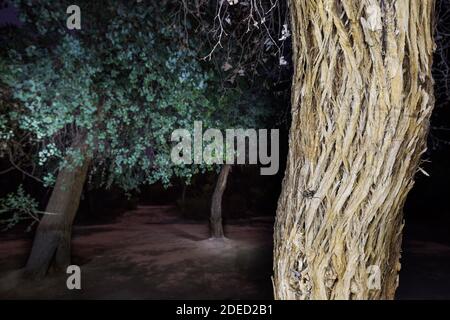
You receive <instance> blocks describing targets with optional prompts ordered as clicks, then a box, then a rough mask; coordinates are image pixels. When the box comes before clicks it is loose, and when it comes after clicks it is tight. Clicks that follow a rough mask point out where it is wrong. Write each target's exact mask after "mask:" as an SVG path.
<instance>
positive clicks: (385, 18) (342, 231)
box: [273, 0, 434, 299]
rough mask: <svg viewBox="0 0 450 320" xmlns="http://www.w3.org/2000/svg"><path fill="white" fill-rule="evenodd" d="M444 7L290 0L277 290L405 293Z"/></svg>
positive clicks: (425, 2)
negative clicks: (405, 255) (410, 216)
mask: <svg viewBox="0 0 450 320" xmlns="http://www.w3.org/2000/svg"><path fill="white" fill-rule="evenodd" d="M433 11H434V1H433V0H420V1H416V0H396V1H394V0H341V1H328V0H308V1H298V0H292V1H291V20H292V36H293V62H294V67H295V68H294V69H295V74H294V78H293V85H292V125H291V132H290V138H289V155H288V162H287V168H286V172H285V178H284V181H283V188H282V193H281V196H280V199H279V202H278V210H277V220H276V226H275V244H274V245H275V248H274V278H273V282H274V293H275V298H277V299H392V298H394V295H395V291H396V288H397V285H398V272H399V270H400V262H399V260H400V249H401V238H402V237H401V235H402V227H403V214H402V208H403V204H404V202H405V198H406V196H407V194H408V192H409V190H410V189H411V188H412V186H413V178H414V174H415V173H416V170H417V168H418V165H419V161H420V156H421V154H422V153H423V152H424V151H425V148H426V136H427V132H428V127H429V118H430V115H431V111H432V107H433V102H434V99H433V91H432V86H433V80H432V76H431V62H432V53H433V47H434V43H433V37H432V17H433V13H434V12H433ZM377 277H379V279H380V284H381V285H380V286H377V285H374V283H372V282H371V281H370V278H372V280H373V279H374V278H375V279H376V278H377ZM375 283H376V281H375Z"/></svg>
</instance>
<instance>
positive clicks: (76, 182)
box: [25, 140, 90, 277]
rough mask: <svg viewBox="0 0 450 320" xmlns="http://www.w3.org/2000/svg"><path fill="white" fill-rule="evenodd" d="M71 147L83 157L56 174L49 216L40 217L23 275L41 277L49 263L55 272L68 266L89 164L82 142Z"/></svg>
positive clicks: (48, 209)
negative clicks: (78, 150) (75, 221)
mask: <svg viewBox="0 0 450 320" xmlns="http://www.w3.org/2000/svg"><path fill="white" fill-rule="evenodd" d="M72 147H74V148H78V149H80V150H81V152H82V154H83V156H84V160H83V163H82V164H81V165H78V166H76V167H74V168H63V169H61V170H60V171H59V173H58V176H57V179H56V184H55V187H54V189H53V192H52V194H51V196H50V200H49V202H48V204H47V207H46V210H45V211H46V212H48V213H49V214H45V215H44V216H43V218H42V220H41V221H40V223H39V226H38V228H37V230H36V234H35V238H34V242H33V247H32V249H31V253H30V256H29V258H28V262H27V265H26V267H25V274H26V275H27V276H31V277H42V276H44V275H45V274H46V273H47V271H48V269H49V267H50V265H51V263H52V262H53V261H54V266H55V268H57V269H62V268H66V267H67V266H68V265H70V255H71V250H70V243H71V235H72V224H73V220H74V218H75V215H76V213H77V210H78V205H79V203H80V197H81V193H82V191H83V185H84V182H85V180H86V175H87V172H88V167H89V164H90V158H89V157H88V156H87V155H86V152H85V150H86V146H85V145H84V141H80V140H78V141H77V142H75V143H74V145H73V146H72Z"/></svg>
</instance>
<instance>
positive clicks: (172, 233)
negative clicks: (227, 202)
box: [0, 206, 450, 299]
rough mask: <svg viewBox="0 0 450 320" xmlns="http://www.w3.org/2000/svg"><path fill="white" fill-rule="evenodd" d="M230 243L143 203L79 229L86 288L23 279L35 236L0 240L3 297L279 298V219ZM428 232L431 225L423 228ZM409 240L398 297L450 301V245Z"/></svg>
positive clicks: (240, 232)
mask: <svg viewBox="0 0 450 320" xmlns="http://www.w3.org/2000/svg"><path fill="white" fill-rule="evenodd" d="M225 231H226V234H227V235H228V237H229V240H227V241H225V242H223V241H212V240H208V237H209V232H208V226H207V224H206V222H205V223H199V222H194V221H187V220H182V219H181V218H180V216H179V214H178V213H177V211H176V209H175V208H174V207H171V206H142V207H139V208H138V209H137V210H135V211H130V212H127V213H125V214H124V215H123V216H121V217H120V218H119V219H118V220H116V221H114V222H113V223H110V224H101V225H87V226H86V225H85V226H76V227H75V228H74V237H73V255H74V257H73V263H74V264H77V265H79V266H80V267H81V270H82V290H80V291H69V290H68V289H67V288H66V275H65V274H63V275H60V276H52V277H48V278H46V279H45V281H40V282H30V283H23V282H22V283H20V284H19V283H17V282H16V281H15V279H16V277H15V275H16V274H17V271H16V270H18V269H20V268H21V267H23V266H24V264H25V261H26V258H27V255H28V253H29V246H30V244H31V239H30V238H29V239H24V237H25V236H26V235H25V234H19V235H18V236H16V237H12V238H8V237H6V238H5V237H4V236H2V239H1V240H0V299H1V298H3V299H4V298H6V299H17V298H20V299H271V298H272V286H271V280H270V276H271V272H272V223H271V221H267V220H266V221H264V220H261V219H253V220H243V221H241V223H238V222H237V221H234V222H233V223H232V224H231V225H228V227H226V229H225ZM419 231H420V232H418V233H419V234H423V233H424V232H423V230H419ZM413 239H415V238H412V237H411V234H408V236H407V237H406V239H405V243H404V246H403V254H402V256H403V257H402V271H401V273H400V287H399V290H398V292H397V293H398V294H397V297H398V298H400V299H405V298H407V299H418V298H419V299H449V298H450V275H449V274H450V246H448V245H445V244H439V243H436V242H430V241H423V240H420V241H419V240H413Z"/></svg>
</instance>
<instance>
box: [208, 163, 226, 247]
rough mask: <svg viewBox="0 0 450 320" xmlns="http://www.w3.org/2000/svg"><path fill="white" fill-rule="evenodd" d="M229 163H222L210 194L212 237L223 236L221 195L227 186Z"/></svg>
mask: <svg viewBox="0 0 450 320" xmlns="http://www.w3.org/2000/svg"><path fill="white" fill-rule="evenodd" d="M230 170H231V165H229V164H224V165H223V167H222V169H221V170H220V174H219V177H218V178H217V183H216V187H215V189H214V193H213V196H212V202H211V217H210V228H211V237H212V238H223V237H224V233H223V226H222V196H223V193H224V191H225V188H226V186H227V179H228V174H229V173H230Z"/></svg>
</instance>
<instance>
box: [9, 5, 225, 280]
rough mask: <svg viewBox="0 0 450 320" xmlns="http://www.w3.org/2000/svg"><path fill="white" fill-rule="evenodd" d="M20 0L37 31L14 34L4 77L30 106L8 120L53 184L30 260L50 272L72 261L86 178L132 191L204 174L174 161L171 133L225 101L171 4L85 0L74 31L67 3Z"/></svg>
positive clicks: (34, 269)
mask: <svg viewBox="0 0 450 320" xmlns="http://www.w3.org/2000/svg"><path fill="white" fill-rule="evenodd" d="M16 5H17V6H18V7H19V8H20V12H21V14H22V16H23V17H22V18H23V20H24V23H25V25H26V27H25V28H26V30H31V32H30V34H29V36H28V38H27V40H26V41H24V42H25V43H23V44H21V45H16V41H19V39H17V38H16V37H13V38H11V39H9V41H8V44H10V46H9V48H8V49H9V50H8V54H7V56H6V57H3V58H4V59H7V61H8V62H9V68H8V72H7V73H5V74H2V79H1V80H2V82H4V83H7V84H8V86H9V88H10V90H11V91H12V93H13V96H14V99H15V100H16V101H17V102H18V103H19V104H20V105H21V106H23V108H22V109H20V110H14V109H11V110H9V111H8V113H6V114H2V119H1V120H2V121H1V122H2V123H14V124H17V126H18V127H19V128H20V130H22V131H24V132H26V136H27V137H28V140H27V141H29V142H30V143H31V144H32V147H33V149H30V150H35V152H34V154H35V157H34V162H33V163H37V164H38V166H39V170H37V171H35V172H34V173H33V176H36V178H38V179H40V180H42V181H43V182H44V183H45V184H46V185H47V186H53V191H52V194H51V197H50V200H49V202H48V204H47V208H46V210H45V212H46V213H47V214H45V215H44V216H43V218H42V219H41V222H40V224H39V227H38V228H37V230H36V235H35V240H34V242H33V248H32V250H31V254H30V257H29V259H28V262H27V266H26V272H27V274H29V275H32V276H42V275H44V274H45V273H46V272H47V270H48V268H49V266H50V265H53V266H55V267H56V268H64V267H66V266H67V265H68V264H70V237H71V229H72V223H73V220H74V217H75V215H76V212H77V209H78V204H79V201H80V196H81V193H82V190H83V186H84V185H85V183H87V182H89V183H98V184H100V185H102V186H104V187H108V186H110V185H111V184H117V185H119V186H121V187H122V188H123V189H125V190H131V189H135V188H137V187H138V186H139V185H141V184H143V183H148V184H151V183H154V182H156V181H162V182H163V183H165V184H168V183H170V180H171V178H172V177H174V176H178V177H183V178H185V179H189V178H190V177H191V176H192V175H193V174H194V173H195V172H197V170H198V168H194V167H178V166H175V165H174V164H173V163H172V162H171V161H170V147H171V145H170V143H169V139H170V134H171V132H172V131H173V130H174V129H175V128H183V127H185V128H186V127H187V128H189V127H190V126H192V124H193V121H194V120H196V119H201V118H205V117H206V115H208V113H210V111H211V109H212V108H213V106H214V104H213V102H214V101H215V100H217V99H218V98H217V97H216V96H215V95H216V90H214V87H212V86H211V84H212V83H213V82H214V81H213V79H212V77H211V73H210V72H209V71H208V70H207V68H205V67H204V65H202V64H201V63H200V62H199V61H198V60H196V59H195V57H196V53H195V51H194V50H193V49H192V48H195V41H192V42H191V46H190V47H188V46H186V44H185V41H183V39H182V38H180V35H181V34H183V33H182V32H181V31H180V26H177V25H174V24H171V21H170V19H169V18H168V17H169V16H170V15H169V11H167V10H168V9H167V10H166V9H165V8H166V7H167V8H169V9H170V2H167V3H166V2H164V3H159V4H154V3H151V4H141V5H140V4H136V3H129V2H126V1H123V2H119V3H117V2H116V1H114V2H111V3H108V4H105V3H101V4H99V3H94V2H92V1H82V2H79V3H78V5H79V6H80V8H81V14H82V17H83V18H82V21H83V24H82V28H81V30H78V31H75V32H74V31H69V30H67V28H66V26H65V20H66V18H67V16H66V6H65V5H64V4H60V3H59V4H55V3H53V2H52V3H50V2H44V3H40V5H39V6H34V5H32V4H31V3H29V2H28V1H16ZM165 5H166V6H165ZM18 32H21V31H20V30H19V31H18ZM20 41H22V39H20ZM9 129H10V128H9V127H8V125H6V126H2V130H4V132H6V133H8V135H7V137H8V139H7V140H8V142H11V143H12V142H17V141H16V139H15V138H16V137H15V136H14V134H10V130H9ZM2 136H4V135H3V132H2ZM5 136H6V135H5Z"/></svg>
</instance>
